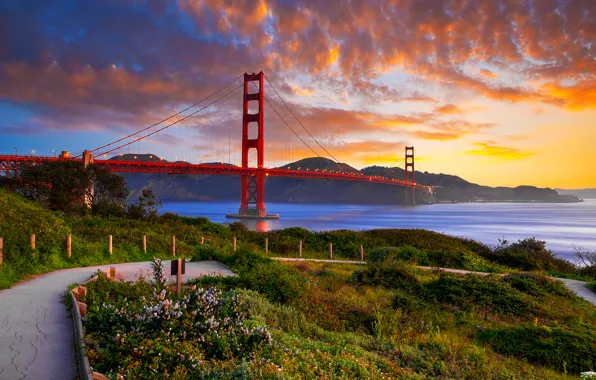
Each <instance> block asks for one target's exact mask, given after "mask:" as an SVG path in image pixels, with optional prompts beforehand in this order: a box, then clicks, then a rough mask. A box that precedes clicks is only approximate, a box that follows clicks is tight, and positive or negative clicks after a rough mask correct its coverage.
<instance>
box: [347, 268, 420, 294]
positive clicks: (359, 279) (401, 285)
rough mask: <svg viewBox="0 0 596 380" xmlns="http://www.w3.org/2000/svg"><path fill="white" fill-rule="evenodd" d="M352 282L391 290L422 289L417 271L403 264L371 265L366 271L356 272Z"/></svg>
mask: <svg viewBox="0 0 596 380" xmlns="http://www.w3.org/2000/svg"><path fill="white" fill-rule="evenodd" d="M351 281H352V282H353V283H355V284H362V285H369V286H383V287H386V288H390V289H391V288H393V289H407V290H416V289H418V288H419V287H420V284H419V283H418V278H417V276H416V269H415V268H414V267H412V266H410V265H407V264H403V263H391V264H377V265H375V264H372V265H369V266H367V267H366V268H365V269H362V270H357V271H354V273H353V274H352V278H351Z"/></svg>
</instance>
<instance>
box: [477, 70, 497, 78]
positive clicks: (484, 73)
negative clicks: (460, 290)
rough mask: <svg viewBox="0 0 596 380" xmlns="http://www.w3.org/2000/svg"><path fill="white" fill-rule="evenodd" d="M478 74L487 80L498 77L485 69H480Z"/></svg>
mask: <svg viewBox="0 0 596 380" xmlns="http://www.w3.org/2000/svg"><path fill="white" fill-rule="evenodd" d="M480 74H482V76H483V77H485V78H488V79H495V78H498V77H499V76H498V75H497V74H495V73H493V72H492V71H490V70H487V69H480Z"/></svg>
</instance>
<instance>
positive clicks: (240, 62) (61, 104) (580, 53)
mask: <svg viewBox="0 0 596 380" xmlns="http://www.w3.org/2000/svg"><path fill="white" fill-rule="evenodd" d="M133 3H134V4H133ZM6 4H7V6H6V7H5V8H4V10H3V12H2V13H0V98H3V99H5V100H6V101H7V102H9V103H11V104H16V105H18V106H19V107H21V108H25V109H27V110H28V111H30V112H31V113H32V114H33V116H32V117H31V118H30V120H29V121H28V122H27V123H24V124H23V123H20V122H19V127H18V128H12V127H11V128H9V129H6V128H5V129H3V130H2V131H3V132H2V133H6V134H8V133H11V134H12V133H30V131H31V130H34V129H39V130H60V129H62V130H75V131H76V130H93V131H110V132H113V133H114V134H124V131H130V130H131V129H135V128H142V127H144V126H147V125H150V124H152V123H154V122H155V121H157V120H159V119H161V118H163V117H165V116H167V115H170V114H172V113H174V112H177V111H178V110H180V109H182V108H184V107H186V106H187V105H189V104H192V103H194V102H196V101H198V100H199V99H201V98H203V97H206V96H207V95H209V94H211V93H213V92H214V91H215V90H217V89H219V88H221V87H222V86H223V85H225V84H226V83H228V82H229V81H231V80H232V79H233V78H235V77H236V76H237V75H240V74H241V73H243V72H245V71H248V72H254V71H258V70H260V69H263V70H264V71H265V72H266V73H267V75H268V77H269V78H270V79H271V80H272V82H273V83H274V84H275V85H276V88H277V89H278V90H279V91H280V92H281V93H282V95H283V96H285V97H288V98H289V99H290V100H292V101H291V102H290V106H291V107H292V109H293V110H294V112H295V113H296V114H297V115H298V116H299V117H300V119H301V120H302V121H303V123H304V124H305V125H306V126H307V127H308V128H309V130H310V132H311V133H312V134H313V135H314V136H315V137H316V138H317V139H321V140H322V141H323V142H324V143H327V144H330V146H331V147H334V146H339V145H340V143H342V142H343V141H352V140H354V139H357V138H359V139H364V137H363V136H367V135H371V134H372V133H376V134H380V135H382V136H385V135H386V134H389V133H391V134H394V135H396V136H398V137H397V139H406V138H408V139H410V138H418V139H427V140H440V141H449V140H454V139H457V138H460V137H462V136H464V135H471V134H476V133H480V132H482V131H486V130H487V129H489V128H493V127H495V124H494V123H473V122H471V121H468V120H466V112H464V111H466V110H462V109H461V108H460V107H458V106H457V105H455V104H453V103H455V101H454V99H452V94H454V96H455V97H456V98H457V99H461V98H474V99H476V98H480V97H484V98H487V99H491V100H494V101H500V102H527V103H530V104H531V105H532V106H533V107H535V108H540V107H541V106H542V104H548V105H553V106H556V107H561V108H564V109H568V110H574V111H580V110H584V109H593V108H596V78H595V76H596V61H595V60H594V58H593V56H594V47H593V46H594V41H596V28H594V25H596V11H595V9H594V7H593V6H592V2H590V1H572V0H541V1H530V0H520V1H509V0H504V1H500V2H496V1H494V0H469V1H459V0H455V1H449V2H446V1H443V0H426V1H405V0H398V1H395V0H392V1H389V0H386V1H385V0H370V1H363V0H359V1H354V0H353V1H333V2H320V1H312V0H290V1H277V0H254V1H253V0H181V1H179V2H177V3H172V2H169V1H166V0H156V1H152V2H130V1H92V2H85V5H84V6H79V5H76V6H75V5H74V3H73V2H71V1H67V0H56V1H53V2H51V4H49V3H47V2H41V1H40V2H22V1H18V0H6ZM487 68H490V70H489V69H487ZM496 73H499V74H498V76H497V74H496ZM388 77H390V78H391V80H387V78H388ZM395 78H397V79H395ZM497 78H498V80H496V79H497ZM291 83H294V84H297V83H299V84H300V85H295V86H292V85H291ZM267 91H269V92H268V97H269V99H270V101H271V102H272V104H273V106H275V107H276V109H278V110H279V112H280V114H281V115H282V117H283V118H284V119H286V120H287V121H288V123H290V125H291V126H292V127H293V128H295V130H296V131H297V133H299V134H300V136H301V137H303V138H304V139H305V141H308V142H309V143H310V144H313V145H314V142H313V141H312V139H311V138H310V136H308V134H307V133H306V132H305V131H303V130H302V128H301V127H300V125H298V124H297V122H296V121H295V120H293V118H292V116H291V115H290V114H289V112H288V111H287V110H285V108H284V107H283V105H282V104H281V103H280V102H279V101H278V100H276V99H275V97H274V96H273V95H272V94H271V93H270V89H269V88H268V87H267ZM297 95H299V96H297ZM310 95H312V96H310ZM240 96H241V95H240V94H237V93H234V94H232V95H230V97H228V98H226V99H224V100H222V101H221V102H220V103H218V104H217V105H215V106H212V107H211V108H209V109H208V110H206V111H205V112H203V113H201V116H200V118H199V117H196V118H193V119H190V120H188V121H187V122H184V123H183V124H184V125H187V126H189V128H195V129H197V130H198V129H201V130H204V131H205V133H206V134H208V135H209V136H213V138H215V137H219V138H224V139H225V138H227V131H228V129H227V126H228V125H230V124H232V125H235V126H238V125H239V119H240V106H239V104H241V103H240V102H241V98H240ZM446 99H448V100H449V103H447V104H443V103H444V101H445V100H446ZM290 100H288V101H290ZM438 100H441V101H438ZM411 102H415V103H411ZM438 104H442V105H438ZM458 104H459V103H458ZM381 105H383V106H385V107H386V108H384V109H383V111H384V112H381V111H378V109H380V108H381ZM410 107H411V108H410ZM266 123H267V128H268V129H267V138H268V142H271V143H272V144H281V143H282V142H283V141H284V138H287V134H288V130H287V128H286V126H285V125H284V124H283V122H281V121H280V120H279V118H278V117H277V115H276V114H275V113H273V112H271V110H270V109H269V108H268V106H267V105H266ZM269 126H271V127H273V128H270V129H269ZM197 133H198V132H197ZM106 138H107V137H106ZM280 146H281V145H280ZM315 146H316V145H315ZM489 147H492V148H495V147H497V145H489ZM330 149H331V148H330ZM346 149H347V148H346ZM359 149H360V150H359ZM488 149H489V148H487V147H482V146H479V147H478V149H477V151H487V150H488ZM349 151H350V152H352V153H354V154H356V153H357V152H363V154H369V150H367V149H365V147H360V148H358V147H355V146H352V147H351V148H349ZM492 151H493V152H496V150H495V149H493V150H492ZM373 153H374V152H371V153H370V154H373Z"/></svg>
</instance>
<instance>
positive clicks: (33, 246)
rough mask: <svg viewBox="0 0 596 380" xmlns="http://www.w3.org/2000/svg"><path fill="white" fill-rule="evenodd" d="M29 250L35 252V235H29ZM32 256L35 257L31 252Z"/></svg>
mask: <svg viewBox="0 0 596 380" xmlns="http://www.w3.org/2000/svg"><path fill="white" fill-rule="evenodd" d="M30 240H31V250H32V251H35V234H31V238H30ZM33 256H35V252H33Z"/></svg>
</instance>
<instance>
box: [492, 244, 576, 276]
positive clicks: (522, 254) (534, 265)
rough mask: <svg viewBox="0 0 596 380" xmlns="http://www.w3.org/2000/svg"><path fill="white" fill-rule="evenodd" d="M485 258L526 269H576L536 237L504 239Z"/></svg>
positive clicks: (567, 270) (569, 270)
mask: <svg viewBox="0 0 596 380" xmlns="http://www.w3.org/2000/svg"><path fill="white" fill-rule="evenodd" d="M486 258H488V259H489V260H491V261H494V262H497V263H499V264H503V265H507V266H509V267H512V268H519V269H523V270H526V271H531V270H545V271H559V272H575V271H576V269H577V268H576V267H575V266H574V265H573V264H572V263H570V262H569V261H567V260H564V259H561V258H558V257H556V256H555V254H554V253H553V252H552V251H551V250H549V249H546V242H544V241H541V240H537V239H536V238H531V239H523V240H519V241H517V242H516V243H511V244H508V243H507V241H504V242H502V244H501V245H500V246H498V247H496V248H495V249H494V250H493V251H492V252H491V253H489V254H488V255H487V256H486Z"/></svg>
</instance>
